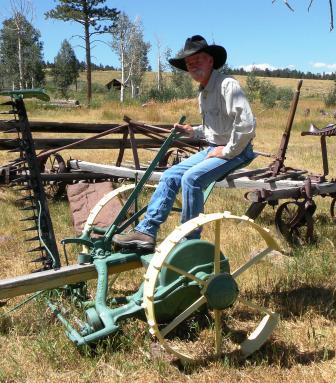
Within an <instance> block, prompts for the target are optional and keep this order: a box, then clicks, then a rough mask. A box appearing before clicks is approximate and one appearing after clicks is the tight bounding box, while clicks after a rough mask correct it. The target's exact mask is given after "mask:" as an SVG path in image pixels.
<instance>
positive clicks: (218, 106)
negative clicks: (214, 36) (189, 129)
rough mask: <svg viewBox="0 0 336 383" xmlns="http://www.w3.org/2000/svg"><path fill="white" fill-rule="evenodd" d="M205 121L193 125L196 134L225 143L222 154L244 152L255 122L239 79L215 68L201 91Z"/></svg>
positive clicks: (202, 111) (203, 119)
mask: <svg viewBox="0 0 336 383" xmlns="http://www.w3.org/2000/svg"><path fill="white" fill-rule="evenodd" d="M199 107H200V113H201V115H202V125H199V126H195V127H193V129H194V137H195V138H203V139H205V140H206V141H208V142H209V143H210V144H215V145H220V146H222V145H223V146H224V149H223V157H224V158H227V159H230V158H233V157H235V156H237V155H238V154H240V153H241V152H242V150H243V149H244V148H245V147H246V145H247V144H248V143H249V142H250V141H251V140H252V139H253V138H254V137H255V128H256V122H255V118H254V116H253V114H252V111H251V107H250V104H249V102H248V101H247V98H246V96H245V94H244V92H243V90H242V89H241V87H240V85H239V83H238V81H237V80H235V79H234V78H232V77H229V76H226V75H224V74H222V73H220V72H219V71H218V70H216V69H214V70H213V72H212V74H211V77H210V79H209V82H208V84H207V85H206V87H205V88H204V89H202V90H201V92H200V94H199Z"/></svg>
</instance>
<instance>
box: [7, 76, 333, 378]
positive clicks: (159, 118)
mask: <svg viewBox="0 0 336 383" xmlns="http://www.w3.org/2000/svg"><path fill="white" fill-rule="evenodd" d="M97 75H98V74H97ZM102 81H103V80H102ZM293 81H294V82H295V80H293ZM281 85H282V86H284V83H281ZM313 85H314V83H312V85H309V87H310V86H313ZM319 86H320V84H317V85H316V89H318V87H319ZM292 87H293V88H295V84H294V85H292ZM314 89H315V88H314ZM313 92H315V90H313ZM316 92H319V91H316ZM307 107H309V108H310V109H311V115H310V116H309V117H305V116H304V113H303V111H304V109H305V108H307ZM321 107H322V102H321V101H320V100H319V99H313V98H302V99H301V101H300V102H299V105H298V110H297V115H296V119H295V126H294V128H293V131H292V136H291V140H290V145H289V149H288V155H287V160H286V161H287V162H286V163H287V164H288V165H291V166H295V167H298V168H305V169H309V170H311V171H314V172H321V158H320V151H319V142H318V139H313V138H306V137H305V138H302V137H301V135H300V131H301V130H304V129H307V127H308V126H309V123H311V122H313V123H315V124H316V125H317V126H319V127H322V126H325V125H326V124H327V123H329V122H332V121H330V117H329V118H328V117H324V116H321V115H320V114H319V112H318V111H319V109H320V108H321ZM253 109H254V111H255V114H256V116H257V120H258V134H257V138H256V140H255V148H256V149H257V150H260V151H264V152H271V153H276V151H277V149H278V146H279V142H280V138H281V134H282V130H283V129H284V127H285V124H286V120H287V112H286V111H282V110H278V109H274V110H270V111H268V110H263V109H262V108H261V107H260V106H259V105H253ZM123 114H128V115H130V116H131V117H133V118H135V119H137V120H142V121H146V122H150V123H158V122H162V123H172V122H173V121H176V120H178V118H179V116H180V115H181V114H186V115H187V116H188V120H189V121H191V122H193V123H197V122H198V111H197V104H196V102H195V100H184V101H179V102H174V103H173V102H171V103H165V104H152V105H150V106H148V107H147V108H141V107H135V106H124V107H121V106H120V105H119V104H117V103H112V102H111V103H107V104H106V105H104V106H103V107H102V108H99V109H95V110H86V109H85V108H82V110H79V111H77V112H76V113H71V112H68V111H67V112H62V111H49V110H48V111H46V110H38V109H35V108H34V109H33V110H32V118H36V119H39V120H40V119H45V120H48V119H52V120H57V121H69V120H72V121H91V122H97V121H104V122H105V121H111V122H120V121H121V120H122V116H123ZM334 145H335V144H334V143H333V139H329V140H328V148H329V150H330V153H333V152H334V151H335V146H334ZM63 155H64V157H65V159H68V157H69V156H71V157H72V158H79V159H85V160H91V161H94V162H99V163H110V162H111V161H113V158H115V153H111V151H109V150H101V151H98V152H97V153H94V155H93V154H92V153H89V152H88V151H84V150H71V151H68V152H66V153H64V154H63ZM152 155H153V154H152V153H148V152H145V153H143V158H146V159H147V158H148V159H149V158H150V156H152ZM129 158H131V157H130V154H129ZM7 160H8V154H6V153H0V163H5V162H7ZM330 162H331V168H332V169H331V173H332V175H333V176H334V174H336V172H335V170H334V169H333V161H332V160H331V156H330ZM268 163H269V159H267V158H262V157H260V158H258V159H257V160H256V161H254V163H252V165H251V166H253V167H259V166H265V165H267V164H268ZM242 195H243V191H242V190H215V191H214V192H213V194H212V195H211V196H210V199H209V201H208V204H207V212H216V211H223V210H230V211H232V212H233V213H235V214H243V213H244V211H245V210H246V208H247V207H248V203H247V202H246V201H244V200H243V198H242ZM17 199H18V194H17V193H16V192H14V191H10V190H8V188H6V187H2V188H1V194H0V203H1V209H2V214H1V217H2V220H1V235H0V254H1V261H2V262H1V266H0V275H1V277H2V278H5V277H8V276H13V275H20V274H24V273H27V271H28V270H31V269H32V268H33V266H32V264H31V263H29V260H30V259H31V256H30V255H27V254H26V253H25V250H26V249H27V243H25V242H23V240H24V238H25V235H24V233H22V232H21V228H22V225H21V223H18V220H19V219H20V217H21V216H22V215H21V212H20V211H19V210H18V207H19V206H20V204H21V203H20V202H17ZM316 202H317V205H318V209H317V212H316V231H317V233H318V241H317V243H316V244H314V245H310V246H304V247H302V248H299V249H296V250H294V251H292V257H290V258H289V257H285V258H280V261H281V262H278V263H277V264H273V263H270V262H268V261H266V262H263V263H261V264H260V265H258V266H254V267H253V268H251V269H249V271H248V272H247V273H245V274H244V275H243V276H242V278H241V281H240V288H241V292H242V294H243V296H244V297H245V298H246V299H250V300H253V301H256V302H260V304H263V305H265V306H267V307H271V308H272V309H274V310H275V311H277V312H279V313H280V314H281V317H282V320H281V322H280V325H279V326H278V327H277V329H276V330H275V332H274V333H273V335H272V337H271V339H270V340H269V341H268V342H267V343H266V344H265V345H264V346H263V347H262V348H261V350H260V351H258V352H257V353H255V354H254V355H252V356H251V357H250V358H248V359H246V360H241V359H239V358H237V357H236V356H231V357H226V358H223V359H221V360H218V361H208V362H207V363H205V364H203V365H201V366H197V367H189V368H183V367H181V366H179V365H178V364H176V363H174V362H172V361H171V359H169V358H167V356H166V355H165V354H164V353H157V352H153V351H152V350H153V349H155V344H154V345H153V341H152V339H151V338H150V336H149V335H148V331H147V326H146V324H144V323H143V322H141V321H138V320H128V321H126V322H125V323H123V324H122V326H121V328H122V331H121V332H120V333H119V334H116V335H115V336H113V337H111V338H110V339H107V340H105V341H103V342H101V343H100V344H98V345H97V347H96V348H95V349H94V350H92V349H91V350H90V349H89V348H87V349H83V350H78V349H76V348H75V346H73V345H72V344H71V343H70V341H69V340H68V339H67V338H66V336H65V335H64V328H63V327H62V326H61V325H60V324H59V323H58V322H57V321H55V319H54V318H53V317H52V315H51V314H50V312H48V310H47V309H46V306H45V305H44V303H42V302H40V301H33V302H30V303H28V304H26V305H24V306H23V307H22V308H20V309H19V310H17V311H15V312H14V313H13V315H12V316H11V317H8V316H5V317H1V318H0V342H1V346H0V350H1V354H2V362H1V364H0V382H46V381H48V382H56V381H57V382H71V383H75V382H92V381H99V382H126V381H134V382H171V381H176V382H222V381H236V382H241V381H244V382H259V381H265V382H272V383H273V382H283V381H288V382H298V381H300V382H328V383H331V382H336V363H335V361H336V355H335V345H336V327H335V320H336V300H335V295H336V294H335V292H336V282H335V274H336V267H335V264H336V262H335V246H334V242H335V240H334V238H335V228H334V225H333V224H332V222H331V220H330V218H329V217H328V208H329V203H330V199H326V198H325V199H323V198H321V197H318V198H316ZM50 210H51V214H52V217H53V224H54V229H55V232H56V236H57V240H58V241H59V240H60V239H62V238H64V237H68V236H70V235H72V233H73V229H72V227H71V217H70V212H69V209H68V206H67V203H66V202H65V201H58V202H55V201H51V202H50ZM257 222H258V223H259V224H261V225H262V226H266V227H268V228H269V229H270V230H271V232H272V234H273V235H274V236H276V233H275V229H274V212H273V210H272V208H271V207H267V208H266V209H265V211H264V212H263V214H262V216H261V217H260V218H258V220H257ZM177 224H178V216H177V215H176V214H174V215H172V216H171V217H170V219H169V220H168V222H167V223H166V224H165V225H164V226H163V227H162V231H161V233H160V238H161V239H162V238H164V237H165V235H167V233H169V232H171V230H173V229H174V227H175V226H176V225H177ZM242 233H243V234H242ZM242 235H243V236H244V238H243V240H242ZM204 238H207V239H209V240H210V241H213V229H212V228H211V227H210V226H209V228H208V227H207V228H205V230H204ZM261 243H262V241H261V240H260V238H259V237H258V236H256V235H255V234H254V232H253V231H251V230H248V229H243V227H242V226H238V227H236V226H234V225H228V226H226V225H225V226H224V227H223V233H222V242H221V244H222V250H223V251H224V253H225V254H226V255H227V256H228V257H229V259H230V265H231V268H232V269H234V268H235V267H236V266H239V265H240V264H241V263H243V262H244V261H245V260H246V259H247V258H248V256H249V253H250V252H251V251H253V250H255V248H259V247H260V245H261ZM279 243H281V245H282V246H284V247H286V245H285V243H283V242H282V241H281V239H279ZM287 250H288V249H287ZM71 259H72V260H73V262H75V254H73V255H72V258H71ZM284 259H285V260H287V261H285V262H284V261H283V260H284ZM288 259H290V261H288ZM142 275H143V270H136V271H133V272H127V273H124V274H122V275H121V276H120V279H118V280H117V282H116V284H115V286H114V288H115V289H116V290H118V292H120V291H121V292H127V291H135V290H136V288H137V285H138V283H139V281H140V280H141V278H142ZM90 286H91V288H94V284H93V283H91V284H90ZM111 293H112V294H113V291H111ZM19 301H20V299H13V300H12V301H11V302H9V306H8V308H9V307H12V305H14V304H15V303H17V302H19ZM5 309H7V308H5ZM3 311H5V310H3ZM224 319H225V320H226V323H227V324H228V325H229V326H230V327H231V326H232V328H236V329H237V330H238V331H245V330H249V329H250V328H251V326H252V327H253V325H254V324H255V318H254V314H253V312H251V311H250V310H248V309H246V307H244V306H240V305H237V307H236V308H235V309H234V310H228V311H227V312H225V317H224ZM189 346H190V347H191V348H195V347H196V345H195V344H192V343H190V345H188V347H189ZM228 346H229V347H231V346H232V347H234V344H228Z"/></svg>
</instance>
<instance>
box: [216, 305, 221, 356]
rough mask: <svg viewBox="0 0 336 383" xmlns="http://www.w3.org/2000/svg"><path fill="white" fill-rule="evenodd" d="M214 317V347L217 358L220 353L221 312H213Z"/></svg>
mask: <svg viewBox="0 0 336 383" xmlns="http://www.w3.org/2000/svg"><path fill="white" fill-rule="evenodd" d="M214 315H215V347H216V354H217V356H219V355H220V354H221V353H222V325H221V319H222V315H221V311H220V310H214Z"/></svg>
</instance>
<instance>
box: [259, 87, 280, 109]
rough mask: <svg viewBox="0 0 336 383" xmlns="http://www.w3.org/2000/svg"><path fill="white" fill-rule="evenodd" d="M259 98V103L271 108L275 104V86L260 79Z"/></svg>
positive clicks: (276, 94) (276, 96) (276, 95)
mask: <svg viewBox="0 0 336 383" xmlns="http://www.w3.org/2000/svg"><path fill="white" fill-rule="evenodd" d="M259 98H260V102H261V104H262V105H263V106H264V107H265V108H267V109H271V108H273V107H274V106H275V105H276V101H277V98H278V92H277V88H276V86H275V85H273V84H271V83H270V82H269V81H262V82H261V84H260V89H259Z"/></svg>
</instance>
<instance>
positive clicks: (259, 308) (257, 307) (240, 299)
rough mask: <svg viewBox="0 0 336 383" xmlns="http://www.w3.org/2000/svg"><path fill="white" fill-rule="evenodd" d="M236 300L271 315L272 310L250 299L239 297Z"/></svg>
mask: <svg viewBox="0 0 336 383" xmlns="http://www.w3.org/2000/svg"><path fill="white" fill-rule="evenodd" d="M238 300H239V301H240V302H241V303H243V304H244V305H246V306H248V307H250V308H251V309H255V310H258V311H259V312H261V313H263V314H267V315H272V314H273V311H271V310H268V309H266V308H265V307H263V306H260V305H257V304H256V303H253V302H251V301H246V300H245V299H243V298H241V297H239V298H238Z"/></svg>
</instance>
